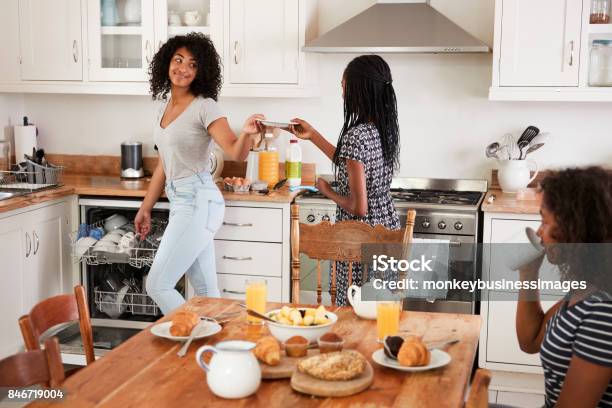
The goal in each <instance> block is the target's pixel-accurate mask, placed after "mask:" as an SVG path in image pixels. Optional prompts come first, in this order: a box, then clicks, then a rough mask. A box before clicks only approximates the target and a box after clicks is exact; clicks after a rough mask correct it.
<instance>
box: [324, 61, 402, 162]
mask: <svg viewBox="0 0 612 408" xmlns="http://www.w3.org/2000/svg"><path fill="white" fill-rule="evenodd" d="M343 80H344V124H343V125H342V131H341V132H340V137H339V139H338V146H337V147H336V152H335V153H334V158H333V163H334V165H335V166H336V167H337V166H338V164H339V161H340V158H339V157H338V155H339V152H340V150H341V147H342V145H343V143H344V139H345V136H346V134H347V132H348V130H349V129H351V128H352V127H354V126H358V125H361V124H366V123H373V124H374V126H376V129H377V130H378V134H379V136H380V142H381V146H382V152H383V157H384V160H385V163H386V164H387V165H388V166H392V167H393V170H398V169H399V123H398V121H397V100H396V98H395V91H394V90H393V84H392V83H393V78H392V77H391V69H390V68H389V65H387V63H386V62H385V60H384V59H382V58H381V57H380V56H378V55H361V56H359V57H357V58H355V59H353V60H352V61H351V62H349V64H348V65H347V67H346V69H345V70H344V75H343Z"/></svg>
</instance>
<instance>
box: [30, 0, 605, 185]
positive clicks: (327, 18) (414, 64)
mask: <svg viewBox="0 0 612 408" xmlns="http://www.w3.org/2000/svg"><path fill="white" fill-rule="evenodd" d="M372 3H373V1H372V0H354V1H353V0H351V1H350V2H349V1H348V0H346V1H320V2H319V4H320V5H321V9H320V13H319V14H320V15H319V25H320V28H321V31H326V30H328V29H329V28H331V27H333V25H335V24H338V23H339V22H341V21H343V20H345V19H346V18H349V17H350V16H352V15H354V14H355V13H357V12H359V10H360V8H364V7H367V6H369V5H370V4H372ZM493 3H494V1H493V0H465V1H463V0H462V1H461V2H456V1H455V0H432V5H433V6H434V7H436V8H438V9H439V10H441V11H443V12H444V13H445V14H446V15H447V16H448V17H449V18H451V19H452V20H454V21H455V22H457V23H460V24H461V26H463V27H464V28H466V29H467V30H468V31H470V32H471V33H472V34H474V35H476V36H477V37H478V38H480V39H481V40H483V41H484V42H486V43H488V44H491V42H492V31H493ZM353 57H354V56H351V55H322V56H321V57H320V75H319V77H320V83H321V89H322V95H321V97H320V98H310V99H249V98H230V99H228V98H226V99H222V100H221V104H222V106H223V108H224V109H225V111H226V112H227V114H228V117H229V119H230V123H231V124H232V126H233V127H234V128H235V129H236V130H238V129H239V128H240V126H241V124H242V121H243V120H244V118H246V116H248V115H249V114H251V113H255V112H261V113H264V114H266V115H267V116H268V117H271V118H292V117H294V116H300V117H302V118H304V119H306V120H308V121H310V122H311V123H312V124H313V125H315V126H316V127H317V128H318V129H319V130H320V131H321V132H322V133H323V134H324V135H326V136H327V137H328V138H329V139H330V140H332V141H335V140H337V136H338V132H339V130H340V128H341V125H342V101H341V89H340V77H341V75H342V71H343V69H344V67H345V66H346V64H347V63H348V62H349V61H350V59H351V58H353ZM384 58H385V59H386V60H387V62H388V63H389V64H390V66H391V70H392V72H393V76H394V83H393V84H394V87H395V90H396V93H397V97H398V105H399V106H398V110H399V115H400V130H401V138H402V153H401V169H400V175H404V176H426V177H474V178H486V177H488V175H489V172H490V169H491V168H492V167H494V166H495V163H494V162H492V161H490V160H487V159H485V157H484V147H485V146H486V145H487V144H488V143H490V142H491V141H493V140H498V139H500V138H501V137H502V136H503V134H504V133H506V132H512V133H514V134H515V135H518V134H520V132H521V131H522V130H523V129H524V128H525V127H526V126H527V125H530V124H533V125H536V126H538V127H540V129H542V130H543V131H549V132H551V133H552V137H551V139H550V142H549V143H548V144H547V146H545V147H544V148H542V149H541V150H540V151H538V152H536V153H535V154H534V155H533V156H532V157H533V158H534V159H536V160H537V161H538V162H539V163H540V165H541V166H543V167H560V166H569V165H586V164H608V165H612V137H610V133H611V132H610V129H611V127H612V125H611V124H612V122H611V121H610V113H611V112H612V104H611V103H527V102H491V101H489V100H487V91H488V87H489V85H490V83H491V55H490V54H486V55H482V54H478V55H387V56H384ZM24 105H25V110H27V114H28V115H29V116H30V117H31V118H32V120H33V121H35V122H36V123H37V124H38V125H39V127H40V129H41V133H40V137H39V144H40V145H41V146H42V147H44V148H45V149H46V150H47V151H49V152H53V153H60V152H61V153H73V154H113V155H118V154H119V144H120V143H121V142H122V141H124V140H128V139H138V140H142V141H143V142H145V155H152V154H153V150H152V138H151V129H152V126H153V125H154V124H153V117H154V115H155V112H156V108H155V106H154V104H153V103H152V102H150V100H149V98H146V97H129V96H89V95H85V96H83V95H82V96H71V95H25V96H24ZM285 139H286V136H285ZM303 147H304V160H305V161H309V162H316V163H317V168H318V171H319V173H326V172H329V171H330V170H331V167H330V165H329V162H328V161H327V160H326V159H325V158H324V157H323V155H322V154H321V153H319V152H318V151H316V150H315V149H314V148H313V147H312V146H311V145H309V144H307V143H303Z"/></svg>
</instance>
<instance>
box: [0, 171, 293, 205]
mask: <svg viewBox="0 0 612 408" xmlns="http://www.w3.org/2000/svg"><path fill="white" fill-rule="evenodd" d="M63 184H64V185H63V186H61V187H59V188H53V189H49V190H44V191H41V192H38V193H32V194H27V195H24V196H19V197H15V198H11V199H8V200H2V201H0V213H2V212H6V211H12V210H16V209H18V208H23V207H27V206H29V205H32V204H38V203H42V202H45V201H51V200H56V199H58V198H61V197H65V196H68V195H71V194H78V195H88V196H105V197H138V198H142V197H144V196H145V194H146V192H147V189H148V188H149V184H150V178H144V179H140V180H121V179H120V178H119V177H114V176H112V177H111V176H80V175H64V176H63ZM298 194H299V192H297V191H295V192H290V191H289V188H288V187H283V188H281V189H280V190H278V191H273V192H270V194H268V195H262V194H258V193H254V192H249V193H230V192H227V191H223V197H224V198H225V201H250V202H263V203H291V202H293V200H294V198H295V197H296V196H297V195H298Z"/></svg>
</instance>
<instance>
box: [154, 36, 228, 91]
mask: <svg viewBox="0 0 612 408" xmlns="http://www.w3.org/2000/svg"><path fill="white" fill-rule="evenodd" d="M181 47H185V48H187V49H188V50H189V52H191V53H192V54H193V56H194V58H195V59H196V64H197V72H196V77H195V78H194V80H193V82H192V83H191V86H190V91H191V93H192V94H193V95H195V96H203V97H205V98H212V99H214V100H215V101H216V100H217V98H218V96H219V92H220V91H221V85H222V83H223V75H222V70H221V57H220V56H219V54H218V53H217V50H216V49H215V46H214V44H213V42H212V41H211V40H210V39H209V38H208V37H206V36H205V35H204V34H202V33H195V32H193V33H189V34H187V35H177V36H176V37H172V38H170V39H169V40H168V41H167V42H166V43H165V44H164V45H162V47H161V48H160V49H159V51H157V53H156V54H155V56H154V57H153V61H151V65H150V66H149V78H150V79H149V85H150V91H151V96H152V97H153V99H154V100H156V99H164V100H165V99H166V97H167V95H168V93H169V92H170V87H171V83H170V78H169V77H168V70H169V68H170V61H171V60H172V56H174V53H175V52H176V50H178V49H179V48H181Z"/></svg>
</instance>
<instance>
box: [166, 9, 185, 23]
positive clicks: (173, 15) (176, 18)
mask: <svg viewBox="0 0 612 408" xmlns="http://www.w3.org/2000/svg"><path fill="white" fill-rule="evenodd" d="M168 25H170V26H173V27H176V26H180V25H182V24H181V16H180V15H179V13H177V12H176V11H172V10H171V11H169V12H168Z"/></svg>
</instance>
